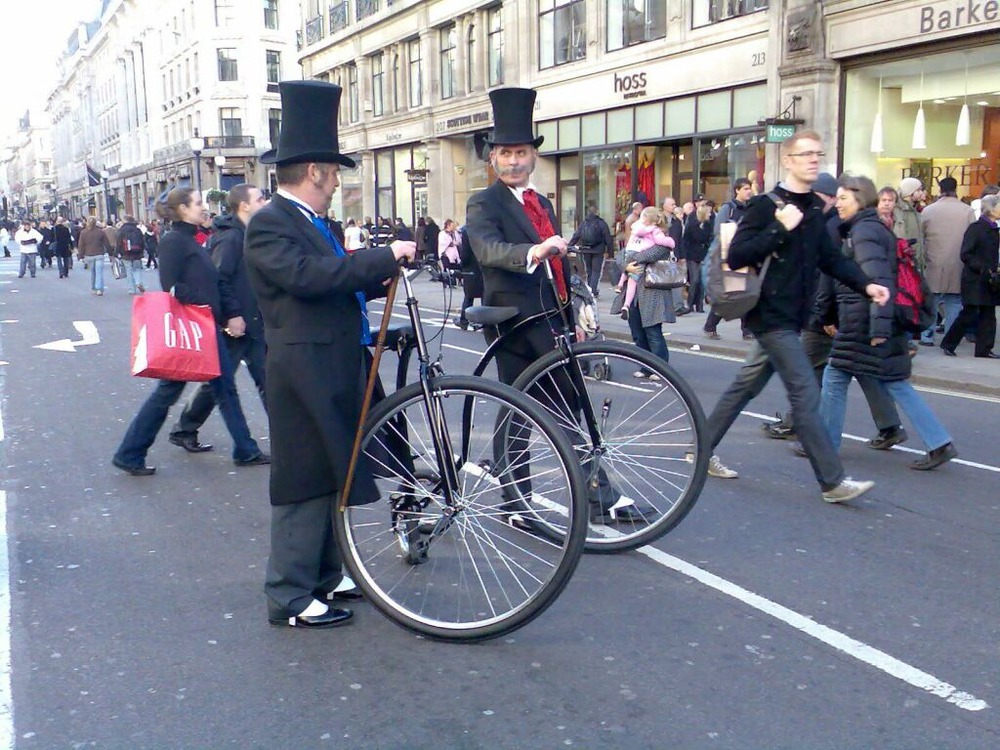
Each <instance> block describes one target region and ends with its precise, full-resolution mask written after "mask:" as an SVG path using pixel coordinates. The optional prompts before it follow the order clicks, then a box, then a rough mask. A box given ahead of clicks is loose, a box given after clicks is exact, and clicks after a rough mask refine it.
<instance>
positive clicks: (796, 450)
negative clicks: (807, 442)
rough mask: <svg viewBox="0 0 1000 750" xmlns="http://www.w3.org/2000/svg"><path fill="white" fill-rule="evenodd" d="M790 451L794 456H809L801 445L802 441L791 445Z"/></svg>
mask: <svg viewBox="0 0 1000 750" xmlns="http://www.w3.org/2000/svg"><path fill="white" fill-rule="evenodd" d="M792 453H793V454H795V456H796V458H809V454H808V453H806V449H805V448H803V447H802V443H795V444H794V445H792Z"/></svg>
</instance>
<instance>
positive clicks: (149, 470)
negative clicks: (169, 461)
mask: <svg viewBox="0 0 1000 750" xmlns="http://www.w3.org/2000/svg"><path fill="white" fill-rule="evenodd" d="M111 463H112V464H114V465H115V467H116V468H119V469H121V470H122V471H124V472H125V473H126V474H128V475H130V476H133V477H149V476H152V475H153V474H155V473H156V467H155V466H146V464H142V465H141V466H130V465H129V464H127V463H125V462H124V461H119V460H118V459H117V458H112V459H111Z"/></svg>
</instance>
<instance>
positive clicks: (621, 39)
mask: <svg viewBox="0 0 1000 750" xmlns="http://www.w3.org/2000/svg"><path fill="white" fill-rule="evenodd" d="M607 4H608V51H609V52H611V51H613V50H616V49H621V48H622V47H631V46H632V45H633V44H642V43H643V42H649V41H652V40H653V39H663V38H664V37H665V36H666V35H667V13H666V11H667V6H666V3H665V2H664V0H607Z"/></svg>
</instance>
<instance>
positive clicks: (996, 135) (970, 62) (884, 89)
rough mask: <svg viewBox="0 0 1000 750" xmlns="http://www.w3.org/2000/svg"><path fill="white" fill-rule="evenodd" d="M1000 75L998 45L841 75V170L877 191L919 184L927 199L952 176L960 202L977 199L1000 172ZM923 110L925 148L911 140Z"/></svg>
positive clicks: (881, 62)
mask: <svg viewBox="0 0 1000 750" xmlns="http://www.w3.org/2000/svg"><path fill="white" fill-rule="evenodd" d="M998 68H1000V45H992V46H983V47H976V48H971V49H967V50H964V51H962V52H961V53H958V52H947V53H940V54H934V55H924V56H923V57H921V58H919V59H914V58H907V59H896V60H890V61H880V62H878V63H876V64H873V65H868V66H864V67H855V68H850V69H848V70H846V71H845V73H844V77H845V89H844V99H843V103H842V107H843V108H844V109H843V111H844V112H847V113H850V116H847V117H844V118H843V122H844V128H843V146H842V150H841V153H842V158H843V164H844V169H845V170H850V171H851V172H855V173H857V174H863V175H866V176H868V177H870V178H871V179H872V180H874V181H875V184H876V185H879V186H882V185H892V186H896V185H898V184H899V181H900V180H901V179H903V178H904V177H911V176H913V177H917V178H918V179H920V180H921V181H922V182H923V183H924V186H925V187H926V188H927V189H928V191H929V192H930V193H931V194H932V195H934V194H937V192H938V182H939V181H940V180H941V179H942V178H944V177H953V178H954V179H955V180H956V181H957V182H958V195H959V197H963V198H969V199H974V198H978V197H979V196H980V193H981V192H982V189H983V187H984V186H985V185H987V184H989V183H994V184H995V183H996V182H997V174H998V170H1000V86H998V83H997V73H996V71H997V70H998ZM921 74H922V75H921ZM964 106H967V107H968V119H966V118H965V117H963V112H962V110H963V107H964ZM921 108H922V109H923V111H924V119H925V128H924V130H925V136H924V138H923V140H922V141H921V140H920V139H919V138H914V130H915V124H916V119H917V112H918V111H919V110H920V109H921ZM879 113H881V117H880V118H878V120H876V115H878V114H879ZM879 125H881V127H879Z"/></svg>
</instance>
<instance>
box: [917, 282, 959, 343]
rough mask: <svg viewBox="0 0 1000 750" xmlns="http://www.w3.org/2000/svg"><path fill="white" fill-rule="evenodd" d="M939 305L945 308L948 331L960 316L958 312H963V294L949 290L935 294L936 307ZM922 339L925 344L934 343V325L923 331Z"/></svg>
mask: <svg viewBox="0 0 1000 750" xmlns="http://www.w3.org/2000/svg"><path fill="white" fill-rule="evenodd" d="M939 306H941V307H943V308H944V330H945V332H947V331H948V330H950V329H951V324H952V323H954V322H955V319H956V318H958V314H959V313H960V312H962V295H961V294H951V293H949V292H945V293H941V294H935V295H934V309H935V310H936V309H937V308H938V307H939ZM920 340H921V341H923V342H924V343H925V344H933V343H934V326H931V327H930V328H928V329H927V330H926V331H924V332H923V333H921V334H920Z"/></svg>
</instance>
